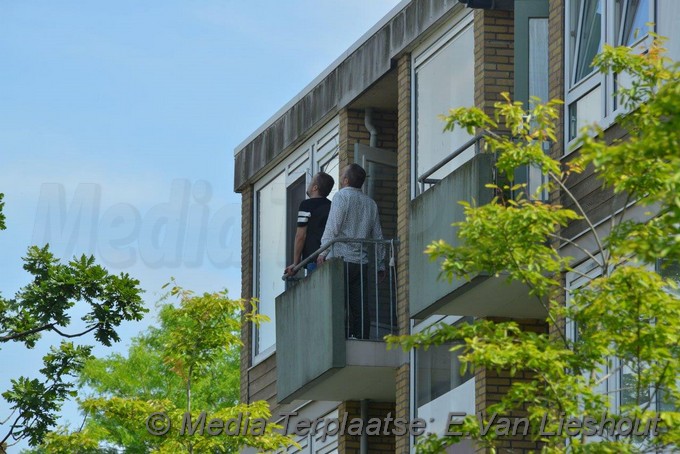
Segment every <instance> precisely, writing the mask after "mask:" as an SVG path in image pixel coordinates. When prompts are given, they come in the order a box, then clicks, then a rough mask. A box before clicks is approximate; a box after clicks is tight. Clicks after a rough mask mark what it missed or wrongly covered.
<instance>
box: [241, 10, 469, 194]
mask: <svg viewBox="0 0 680 454" xmlns="http://www.w3.org/2000/svg"><path fill="white" fill-rule="evenodd" d="M464 8H465V6H464V5H463V4H461V3H459V2H458V0H411V1H407V0H405V1H403V2H401V3H400V4H399V5H397V6H396V7H395V8H394V9H392V11H390V12H389V13H388V14H387V15H386V16H385V17H384V18H383V19H382V20H381V21H380V22H378V24H376V25H375V26H374V27H373V28H372V29H371V30H369V31H368V32H367V33H366V34H365V35H364V36H363V37H361V38H360V39H359V40H358V41H357V42H356V43H355V44H354V45H352V46H351V47H350V48H349V49H348V50H347V51H346V52H345V53H344V54H343V55H342V56H340V58H338V59H337V60H336V61H335V62H333V63H332V64H331V65H330V66H329V67H328V68H327V69H326V70H325V71H323V72H322V73H321V74H320V75H319V76H318V77H317V78H316V79H315V80H314V81H312V83H310V84H309V85H308V86H307V87H305V88H304V89H303V90H302V92H300V93H299V94H298V95H297V96H295V97H294V98H293V99H292V100H291V101H290V102H289V103H287V104H286V105H285V106H284V107H283V108H282V109H280V110H279V111H278V112H277V113H276V114H274V116H272V117H271V118H270V119H269V120H268V121H267V122H265V124H263V125H262V126H261V127H260V128H258V129H257V130H256V131H255V132H254V133H253V134H251V135H250V136H249V137H248V138H247V139H246V140H245V141H244V142H242V143H241V144H240V145H239V146H238V147H237V148H236V149H235V165H234V190H235V191H236V192H241V191H242V190H243V189H244V187H245V186H246V184H248V183H249V182H252V181H253V179H254V178H255V177H257V175H258V174H260V173H261V172H262V171H263V170H265V169H266V168H267V167H268V166H269V165H270V164H272V163H275V162H278V161H279V160H280V159H283V158H284V157H285V155H286V153H287V152H289V151H291V150H292V149H293V148H294V147H295V146H296V145H297V144H299V143H301V142H302V141H303V140H305V139H306V138H307V137H309V136H310V135H311V134H312V133H313V132H314V131H315V130H316V129H317V128H319V127H320V126H322V125H323V124H324V123H325V122H326V121H328V120H329V119H330V118H332V117H333V115H335V114H337V112H338V111H339V110H340V109H342V108H343V107H346V106H348V105H350V104H351V103H353V102H355V101H356V99H357V98H358V97H359V96H360V95H361V94H362V93H364V92H365V91H366V90H368V89H369V88H371V87H372V86H373V85H374V84H376V82H378V81H379V80H380V79H381V78H382V77H383V76H385V75H386V74H387V73H388V72H389V71H390V69H392V66H393V61H394V59H395V58H397V57H399V55H401V54H402V53H403V52H405V51H407V50H408V49H409V48H410V47H412V46H414V45H415V44H417V43H418V42H420V41H421V40H422V39H423V38H425V37H426V35H427V33H428V32H429V31H431V30H432V29H434V28H435V27H436V26H437V25H439V24H440V23H441V22H442V21H444V20H446V19H447V18H449V17H451V16H452V15H453V14H455V13H456V12H458V11H462V10H463V9H464Z"/></svg>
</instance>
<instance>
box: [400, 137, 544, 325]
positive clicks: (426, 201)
mask: <svg viewBox="0 0 680 454" xmlns="http://www.w3.org/2000/svg"><path fill="white" fill-rule="evenodd" d="M480 139H481V138H479V137H478V138H476V139H474V140H475V142H476V143H472V142H470V143H468V144H466V146H465V147H466V148H469V147H470V146H476V147H477V149H478V148H479V147H478V143H479V140H480ZM459 154H460V153H459ZM454 155H455V153H454ZM493 159H494V155H492V154H488V153H477V154H475V155H474V157H472V158H471V159H470V160H469V161H467V162H466V163H465V164H463V165H462V166H460V167H458V168H457V169H455V170H454V171H453V172H451V173H450V174H448V175H447V176H446V177H444V178H443V179H441V180H431V179H428V178H427V175H425V176H424V178H421V183H423V187H424V184H430V185H432V186H431V187H430V188H429V189H427V190H426V191H424V192H423V193H422V194H421V195H420V196H419V197H417V198H416V199H414V200H413V201H412V202H411V208H410V217H409V222H410V224H409V283H410V288H409V308H410V313H411V317H412V318H418V319H422V318H425V317H427V316H429V315H433V314H439V315H460V316H466V315H472V316H477V317H487V316H494V317H512V318H543V317H545V316H546V313H545V310H544V309H543V307H542V306H541V305H540V304H538V302H537V301H536V300H535V298H532V297H529V289H528V287H526V286H525V285H523V284H520V283H517V282H512V283H507V282H506V280H505V278H504V277H503V276H500V277H494V276H488V275H477V276H474V277H473V278H472V279H471V280H470V281H467V280H466V279H464V278H461V279H456V278H454V279H453V280H452V281H451V282H449V281H448V280H447V279H438V276H439V271H440V269H439V263H438V262H432V261H430V258H429V257H428V256H427V255H425V254H424V253H423V251H424V250H425V248H426V247H427V245H428V244H430V243H431V242H432V241H433V240H438V239H443V240H445V241H446V242H448V243H449V244H451V245H454V246H455V245H458V244H460V240H459V239H458V237H457V234H456V229H455V228H454V227H451V224H452V223H453V222H460V221H463V220H464V219H465V216H464V209H463V207H462V206H461V205H460V204H459V203H458V202H459V201H462V200H464V201H467V202H472V201H473V200H474V201H475V203H477V204H478V205H482V204H485V203H489V202H490V201H491V199H492V198H493V190H492V189H489V188H486V187H485V185H486V184H488V183H492V182H494V181H495V180H494V166H493ZM443 165H445V163H444V164H442V163H440V167H441V166H443ZM437 169H438V168H435V169H434V170H437ZM434 170H433V171H431V172H428V173H429V174H431V173H433V172H434Z"/></svg>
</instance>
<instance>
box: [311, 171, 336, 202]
mask: <svg viewBox="0 0 680 454" xmlns="http://www.w3.org/2000/svg"><path fill="white" fill-rule="evenodd" d="M314 183H315V184H316V185H317V186H318V187H319V193H320V194H321V197H328V194H330V193H331V190H333V185H334V184H335V180H334V179H333V177H332V176H330V175H328V174H327V173H325V172H319V173H317V174H316V176H315V177H314Z"/></svg>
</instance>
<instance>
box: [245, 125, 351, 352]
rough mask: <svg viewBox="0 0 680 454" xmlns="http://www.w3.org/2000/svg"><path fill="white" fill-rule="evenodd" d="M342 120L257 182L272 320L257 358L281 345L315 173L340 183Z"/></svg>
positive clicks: (259, 237)
mask: <svg viewBox="0 0 680 454" xmlns="http://www.w3.org/2000/svg"><path fill="white" fill-rule="evenodd" d="M337 152H338V121H337V119H334V120H332V121H331V122H329V123H327V124H326V125H324V126H323V127H322V128H321V129H320V130H319V131H318V132H317V133H315V134H314V135H313V136H312V137H311V138H310V139H309V140H307V141H306V142H304V143H303V144H302V145H300V146H299V147H298V148H297V149H296V150H294V151H293V152H292V153H291V154H290V155H289V157H287V158H286V159H285V160H284V161H283V162H282V163H281V164H279V165H278V166H277V167H276V168H275V169H273V170H271V171H270V172H269V173H268V174H267V175H265V176H264V177H263V178H261V179H260V180H259V181H258V182H257V183H255V200H254V202H255V212H254V223H253V227H254V230H253V236H254V239H255V245H254V249H253V259H254V260H253V261H254V265H255V270H254V274H253V286H254V287H253V288H254V289H255V295H254V296H255V297H256V298H257V299H258V301H259V303H258V311H259V312H260V314H263V315H266V316H267V317H269V319H270V321H269V322H265V323H262V324H261V325H260V326H256V327H254V329H253V350H252V355H253V358H254V362H255V363H257V362H258V361H260V360H262V359H264V358H265V357H267V356H268V355H269V354H270V353H272V352H273V351H274V350H275V346H276V345H275V344H276V303H275V302H276V297H277V296H278V295H279V294H281V293H283V292H284V291H285V289H286V286H285V281H284V280H282V279H281V276H282V275H283V270H284V269H285V268H286V266H287V265H289V264H290V263H292V258H293V252H292V251H293V240H294V235H295V230H296V220H297V212H298V210H297V209H298V207H299V204H300V202H301V201H302V200H304V197H305V195H304V192H305V188H306V187H307V186H308V185H309V183H310V181H311V178H312V175H314V174H315V173H316V172H318V171H319V170H324V171H327V172H329V173H330V174H331V175H332V176H333V178H334V179H335V180H336V186H337V184H338V182H337V180H338V176H337V173H338V160H337Z"/></svg>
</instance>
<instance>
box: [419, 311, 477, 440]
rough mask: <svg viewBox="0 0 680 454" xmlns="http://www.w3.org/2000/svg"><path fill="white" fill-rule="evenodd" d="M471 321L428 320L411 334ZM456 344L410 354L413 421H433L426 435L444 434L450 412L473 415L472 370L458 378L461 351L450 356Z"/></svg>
mask: <svg viewBox="0 0 680 454" xmlns="http://www.w3.org/2000/svg"><path fill="white" fill-rule="evenodd" d="M472 321H473V318H472V317H452V316H450V317H444V318H441V317H431V318H429V319H428V320H426V321H424V322H422V323H419V324H418V325H417V326H415V327H414V329H413V331H414V332H417V331H421V330H423V329H425V328H427V327H428V326H431V325H432V324H434V323H437V322H443V323H450V324H462V323H472ZM454 345H455V343H448V344H444V345H439V346H432V347H430V348H428V349H427V350H425V349H414V351H413V362H412V363H413V364H414V370H413V380H414V381H413V383H415V386H413V388H412V391H411V393H412V399H413V408H414V409H415V415H414V417H418V418H423V419H425V420H428V421H429V420H430V418H433V419H434V420H435V421H434V422H433V423H431V424H428V431H429V432H433V433H438V434H443V433H444V432H445V430H446V421H445V419H446V418H442V415H447V414H448V413H449V412H451V411H458V412H465V413H467V414H474V412H475V380H474V374H473V373H472V371H471V370H469V369H468V370H467V371H466V373H465V374H461V363H460V361H459V359H458V357H459V355H460V353H461V351H460V350H459V351H456V352H451V351H450V348H451V347H452V346H454Z"/></svg>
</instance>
